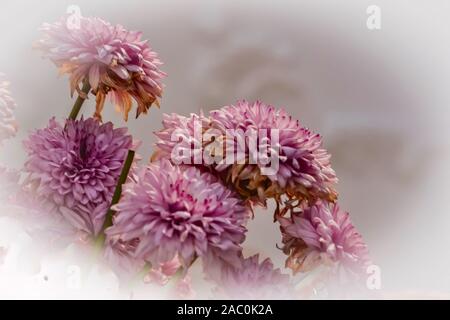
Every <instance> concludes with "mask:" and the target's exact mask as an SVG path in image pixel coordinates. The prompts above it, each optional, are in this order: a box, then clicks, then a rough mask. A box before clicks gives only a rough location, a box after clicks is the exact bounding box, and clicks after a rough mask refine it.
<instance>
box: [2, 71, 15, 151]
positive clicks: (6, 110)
mask: <svg viewBox="0 0 450 320" xmlns="http://www.w3.org/2000/svg"><path fill="white" fill-rule="evenodd" d="M2 77H3V75H2V74H1V73H0V144H1V143H2V142H3V141H4V140H6V139H9V138H12V137H14V136H15V135H16V133H17V122H16V119H15V117H14V113H13V112H14V108H15V107H16V104H15V102H14V100H13V98H12V97H11V94H10V92H9V83H8V82H7V81H4V80H2V79H1V78H2Z"/></svg>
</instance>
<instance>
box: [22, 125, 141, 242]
mask: <svg viewBox="0 0 450 320" xmlns="http://www.w3.org/2000/svg"><path fill="white" fill-rule="evenodd" d="M24 146H25V149H26V151H27V153H28V159H27V161H26V163H25V172H28V173H29V175H28V177H27V179H26V182H25V185H27V186H28V188H29V190H31V191H30V192H34V193H35V194H36V196H37V197H39V198H42V199H43V200H45V201H47V202H49V203H51V204H53V205H54V208H55V210H56V211H57V212H58V213H59V214H61V215H63V216H64V217H65V218H66V219H67V220H68V221H69V222H70V224H71V225H72V226H74V227H75V228H76V229H78V230H82V231H84V232H86V233H88V234H90V235H96V234H98V232H99V231H100V230H101V228H102V226H103V223H104V218H105V215H106V212H107V210H108V207H109V205H110V203H111V200H112V195H113V192H114V190H115V187H116V184H117V180H118V178H119V175H120V173H121V170H122V166H123V163H124V161H125V158H126V155H127V153H128V150H129V149H134V148H135V147H136V145H135V144H133V139H132V137H131V135H129V134H128V133H127V129H126V128H119V129H115V128H113V124H112V123H110V122H109V123H105V124H100V123H99V122H98V121H97V120H95V119H93V118H89V119H86V120H84V119H81V120H78V121H74V120H67V122H66V123H65V125H62V124H60V123H58V122H57V121H56V120H55V119H54V118H52V119H51V120H50V122H49V124H48V126H47V127H46V128H44V129H39V130H36V131H35V132H33V133H31V134H30V136H29V137H28V139H27V140H26V141H25V142H24Z"/></svg>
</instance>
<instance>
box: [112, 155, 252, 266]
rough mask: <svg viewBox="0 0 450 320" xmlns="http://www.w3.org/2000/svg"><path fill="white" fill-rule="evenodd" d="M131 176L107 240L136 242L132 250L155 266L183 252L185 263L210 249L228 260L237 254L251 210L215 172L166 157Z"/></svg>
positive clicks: (180, 257) (186, 264)
mask: <svg viewBox="0 0 450 320" xmlns="http://www.w3.org/2000/svg"><path fill="white" fill-rule="evenodd" d="M133 180H134V181H130V182H128V183H126V184H125V185H124V188H123V193H122V199H121V200H120V202H119V204H117V205H116V206H115V207H114V210H116V211H117V213H116V215H115V216H114V224H113V226H112V227H110V228H108V229H107V230H106V234H107V236H108V239H109V241H111V242H112V243H115V242H118V241H123V242H125V243H126V242H129V241H138V244H137V246H136V248H135V250H133V252H131V255H132V256H134V257H135V258H137V259H141V258H142V259H145V260H146V261H148V262H150V263H151V264H152V265H153V266H156V265H160V264H161V263H165V262H167V261H170V260H172V259H174V258H175V257H179V259H180V262H181V263H182V265H183V266H184V267H187V266H188V265H189V264H190V263H191V262H192V261H193V260H194V259H195V258H196V257H201V256H204V255H205V254H207V253H208V252H218V253H219V255H220V256H221V257H222V258H223V259H226V260H227V259H228V260H233V259H235V258H236V257H237V252H239V251H240V244H241V243H242V241H243V240H244V238H245V231H246V229H245V227H244V224H245V222H246V220H247V217H248V215H249V212H248V209H247V208H246V207H245V206H244V204H243V203H242V201H241V200H239V199H238V198H237V197H236V195H235V194H234V193H233V192H231V191H229V190H228V189H227V188H225V187H224V186H223V185H222V184H221V183H220V182H218V181H217V180H216V179H215V177H214V176H212V175H210V174H208V173H202V172H200V170H198V169H196V168H194V167H190V168H182V167H176V166H173V165H172V164H171V163H170V162H169V161H167V160H162V161H160V162H157V163H152V164H150V165H149V166H148V167H146V168H144V169H143V170H142V171H140V172H139V173H138V174H137V175H136V176H135V177H134V179H133Z"/></svg>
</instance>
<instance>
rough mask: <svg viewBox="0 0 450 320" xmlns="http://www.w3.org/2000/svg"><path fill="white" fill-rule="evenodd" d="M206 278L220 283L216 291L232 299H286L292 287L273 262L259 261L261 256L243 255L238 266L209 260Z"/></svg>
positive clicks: (286, 276) (206, 266) (206, 267)
mask: <svg viewBox="0 0 450 320" xmlns="http://www.w3.org/2000/svg"><path fill="white" fill-rule="evenodd" d="M204 269H205V273H206V275H207V277H208V278H209V279H210V280H212V281H214V282H215V283H216V284H217V288H216V291H218V293H219V294H220V293H222V294H225V295H226V297H228V298H232V299H286V298H292V296H291V295H290V294H291V292H292V290H293V288H292V286H291V284H290V280H289V276H288V275H285V274H282V273H281V271H280V269H275V268H274V266H273V263H272V261H271V260H270V259H265V260H264V261H262V262H259V255H254V256H251V257H248V258H244V257H242V256H241V263H240V266H238V267H235V266H231V265H228V264H224V263H221V262H220V261H218V260H215V259H209V260H208V261H207V263H206V264H205V268H204Z"/></svg>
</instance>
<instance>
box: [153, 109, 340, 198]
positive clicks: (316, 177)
mask: <svg viewBox="0 0 450 320" xmlns="http://www.w3.org/2000/svg"><path fill="white" fill-rule="evenodd" d="M195 123H201V128H202V133H201V134H200V136H199V135H198V134H197V135H195V132H194V126H195ZM163 127H164V128H163V129H162V130H161V131H159V132H156V133H155V134H156V135H157V136H158V137H159V141H158V143H157V147H158V149H159V151H158V152H157V154H156V156H157V157H158V158H170V157H172V156H173V153H174V151H176V153H178V152H179V151H180V148H181V149H182V148H185V149H190V148H192V145H199V146H201V147H202V148H203V150H206V148H207V145H208V143H210V141H211V139H210V138H205V136H207V135H208V134H209V132H211V131H212V130H213V132H220V133H221V134H222V137H220V138H219V139H217V138H216V140H215V141H218V140H221V141H223V144H222V145H223V147H224V149H225V148H227V147H228V145H233V142H234V137H232V136H231V139H233V140H232V141H230V140H231V139H230V136H229V135H228V136H227V131H230V130H232V131H234V132H238V130H241V132H244V133H252V134H257V135H258V137H257V139H258V148H259V151H260V152H265V151H261V150H268V151H270V153H271V154H272V155H273V156H274V160H276V161H277V162H278V163H279V167H278V168H277V170H274V171H272V172H270V173H267V174H266V173H264V172H263V170H264V169H265V168H267V159H263V158H261V157H257V161H253V162H251V161H249V159H251V157H252V158H255V157H254V156H253V154H254V151H251V150H250V141H249V138H248V136H246V137H245V139H246V140H245V142H246V143H245V144H244V146H242V144H240V143H237V146H236V147H235V151H238V152H236V154H237V155H239V153H240V154H243V156H241V157H242V158H243V160H245V161H242V162H243V163H242V162H241V163H240V162H238V161H235V162H234V163H233V162H231V163H230V161H221V162H218V163H217V162H216V163H213V164H205V163H203V164H202V166H206V167H208V169H209V170H212V171H213V172H214V173H215V174H217V175H219V176H221V177H222V179H224V180H225V182H226V183H227V184H228V183H230V184H232V185H234V187H235V189H236V190H237V191H238V192H239V193H240V194H241V195H242V196H244V197H245V198H249V199H252V200H253V201H255V202H258V203H262V204H265V203H266V199H267V198H275V199H277V200H278V201H281V196H283V195H287V196H288V197H289V199H296V200H314V199H317V198H321V199H326V200H329V201H334V200H336V198H337V193H336V191H335V189H334V185H335V184H336V183H337V178H336V175H335V172H334V170H333V169H332V168H331V164H330V155H329V154H328V152H327V151H326V150H325V149H323V147H322V139H321V137H320V135H318V134H314V133H312V132H311V131H310V130H308V129H306V128H304V127H302V126H301V125H300V123H299V121H297V120H295V119H293V118H292V117H291V116H290V115H289V114H287V112H286V111H285V110H283V109H276V108H275V107H273V106H270V105H266V104H264V103H262V102H259V101H256V102H254V103H250V102H247V101H239V102H238V103H237V104H236V105H230V106H225V107H223V108H221V109H219V110H214V111H211V112H210V113H209V115H207V116H205V115H203V114H200V115H191V116H190V117H183V116H179V115H176V114H172V115H166V116H165V118H164V121H163ZM261 131H264V132H266V133H265V136H259V132H261ZM214 135H215V133H214ZM178 138H180V139H178ZM272 138H273V140H272ZM275 139H276V140H277V141H275ZM199 140H201V141H199ZM183 144H184V145H183ZM180 145H181V146H180ZM175 148H177V150H175ZM264 148H265V149H264ZM221 152H222V155H223V154H225V153H226V152H227V151H226V150H219V151H217V150H214V153H215V154H214V156H215V155H217V154H220V153H221ZM194 154H195V152H194ZM223 158H224V159H226V157H223ZM238 159H239V156H236V160H238ZM240 160H242V159H240ZM263 160H264V161H263Z"/></svg>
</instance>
